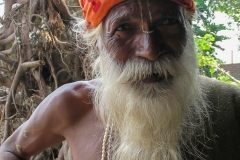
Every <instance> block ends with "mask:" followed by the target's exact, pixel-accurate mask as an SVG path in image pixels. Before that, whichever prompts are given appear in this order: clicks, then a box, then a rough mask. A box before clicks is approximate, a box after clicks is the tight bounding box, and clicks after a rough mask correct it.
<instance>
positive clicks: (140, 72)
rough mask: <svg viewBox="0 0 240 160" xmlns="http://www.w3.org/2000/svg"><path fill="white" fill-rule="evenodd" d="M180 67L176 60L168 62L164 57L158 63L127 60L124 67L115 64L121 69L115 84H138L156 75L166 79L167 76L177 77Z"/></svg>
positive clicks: (143, 60)
mask: <svg viewBox="0 0 240 160" xmlns="http://www.w3.org/2000/svg"><path fill="white" fill-rule="evenodd" d="M171 58H172V57H171ZM180 66H181V64H180V62H179V61H178V60H177V59H176V58H172V59H171V60H170V59H169V58H167V57H164V58H163V59H161V60H158V61H149V60H145V59H135V60H129V61H127V62H126V63H125V64H124V65H123V64H117V67H120V68H121V69H120V71H121V73H120V76H119V78H118V79H117V83H133V82H139V81H141V80H143V79H144V78H148V77H151V76H156V75H157V76H159V77H164V78H166V79H167V78H168V76H169V75H171V76H173V77H174V76H177V75H178V74H179V73H180V70H181V69H180V68H181V67H180Z"/></svg>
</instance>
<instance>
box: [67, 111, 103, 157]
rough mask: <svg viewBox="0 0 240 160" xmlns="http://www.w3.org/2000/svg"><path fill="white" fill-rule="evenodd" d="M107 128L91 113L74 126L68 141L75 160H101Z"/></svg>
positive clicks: (69, 133)
mask: <svg viewBox="0 0 240 160" xmlns="http://www.w3.org/2000/svg"><path fill="white" fill-rule="evenodd" d="M104 131H105V128H104V127H103V125H102V123H101V122H100V121H99V120H98V119H97V118H96V115H95V114H93V113H90V114H89V115H86V117H84V118H83V119H81V120H80V121H79V122H77V123H76V124H74V125H73V126H72V127H71V129H70V131H69V132H68V135H67V137H66V140H67V142H68V145H69V147H70V150H71V153H72V156H73V159H74V160H101V156H102V145H103V137H104Z"/></svg>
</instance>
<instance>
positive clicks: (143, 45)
mask: <svg viewBox="0 0 240 160" xmlns="http://www.w3.org/2000/svg"><path fill="white" fill-rule="evenodd" d="M137 43H138V45H137V46H138V47H137V49H136V52H135V56H137V57H143V58H146V59H148V60H150V61H155V60H157V59H158V57H159V56H160V54H161V52H160V50H159V46H160V44H158V40H157V38H156V37H155V35H154V33H144V32H143V33H141V35H139V36H138V42H137Z"/></svg>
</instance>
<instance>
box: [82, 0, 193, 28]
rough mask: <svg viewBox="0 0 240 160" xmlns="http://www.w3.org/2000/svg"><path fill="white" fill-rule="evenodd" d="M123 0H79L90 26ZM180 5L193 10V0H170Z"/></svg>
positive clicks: (97, 23) (98, 22) (95, 23)
mask: <svg viewBox="0 0 240 160" xmlns="http://www.w3.org/2000/svg"><path fill="white" fill-rule="evenodd" d="M123 1H124V0H79V2H80V6H81V8H82V12H83V16H84V18H85V20H86V21H87V22H88V23H89V24H90V25H91V26H92V27H96V26H98V25H99V24H100V22H101V21H102V19H103V18H104V17H105V15H106V14H107V13H108V11H109V10H110V9H111V8H112V7H113V6H115V5H116V4H118V3H121V2H123ZM171 1H173V2H175V3H178V4H180V5H182V6H183V7H184V8H186V9H187V10H189V11H195V10H196V7H195V4H194V0H171Z"/></svg>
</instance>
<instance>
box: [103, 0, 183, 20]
mask: <svg viewBox="0 0 240 160" xmlns="http://www.w3.org/2000/svg"><path fill="white" fill-rule="evenodd" d="M144 8H147V10H148V12H151V15H152V16H171V15H179V14H181V12H182V11H183V8H182V7H181V6H180V5H178V4H177V3H174V2H172V1H169V0H161V1H159V0H125V1H124V2H121V3H119V4H117V5H115V6H114V7H112V8H111V9H110V10H109V12H108V13H107V15H106V16H105V19H107V18H108V17H110V16H111V17H114V18H126V17H133V18H134V17H139V15H140V14H141V12H142V11H143V10H144Z"/></svg>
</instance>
